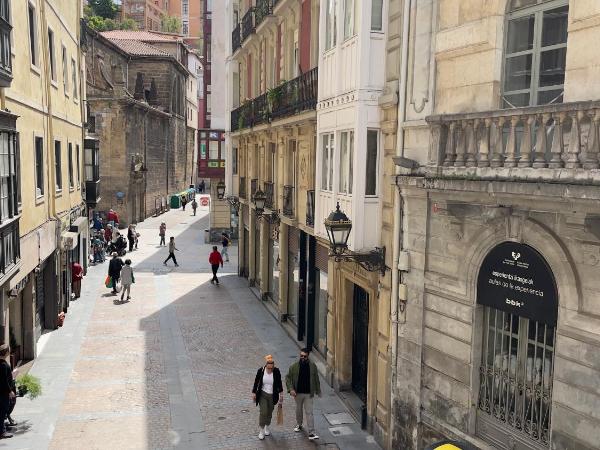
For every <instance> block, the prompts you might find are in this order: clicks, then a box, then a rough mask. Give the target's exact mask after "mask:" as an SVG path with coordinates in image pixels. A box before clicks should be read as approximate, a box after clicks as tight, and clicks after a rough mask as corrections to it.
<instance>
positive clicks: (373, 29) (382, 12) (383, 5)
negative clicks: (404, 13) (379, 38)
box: [369, 0, 385, 33]
mask: <svg viewBox="0 0 600 450" xmlns="http://www.w3.org/2000/svg"><path fill="white" fill-rule="evenodd" d="M375 1H378V2H379V5H380V6H381V25H380V27H379V28H373V10H374V6H375ZM384 8H385V2H384V0H373V1H372V2H371V19H370V24H369V29H370V30H371V31H372V32H374V33H383V32H384V27H385V20H384V19H385V11H384Z"/></svg>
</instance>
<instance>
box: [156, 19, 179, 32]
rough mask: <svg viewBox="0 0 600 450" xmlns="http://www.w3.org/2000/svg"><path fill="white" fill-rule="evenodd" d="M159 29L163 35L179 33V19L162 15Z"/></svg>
mask: <svg viewBox="0 0 600 450" xmlns="http://www.w3.org/2000/svg"><path fill="white" fill-rule="evenodd" d="M160 28H161V31H164V32H165V33H181V19H179V17H175V16H168V15H164V16H163V17H162V19H161V23H160Z"/></svg>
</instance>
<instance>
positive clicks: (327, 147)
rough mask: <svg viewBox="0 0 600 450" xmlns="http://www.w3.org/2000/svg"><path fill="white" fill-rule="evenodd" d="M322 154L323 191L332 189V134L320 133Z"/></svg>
mask: <svg viewBox="0 0 600 450" xmlns="http://www.w3.org/2000/svg"><path fill="white" fill-rule="evenodd" d="M321 139H322V140H323V141H322V145H323V147H322V150H323V152H322V154H321V189H322V190H324V191H329V192H331V191H333V153H334V141H333V139H334V134H333V133H327V134H324V135H322V137H321Z"/></svg>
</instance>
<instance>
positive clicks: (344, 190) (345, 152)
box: [339, 131, 354, 194]
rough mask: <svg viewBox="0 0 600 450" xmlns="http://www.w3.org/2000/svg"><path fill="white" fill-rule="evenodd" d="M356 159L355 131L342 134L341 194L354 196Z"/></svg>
mask: <svg viewBox="0 0 600 450" xmlns="http://www.w3.org/2000/svg"><path fill="white" fill-rule="evenodd" d="M353 158H354V131H342V132H341V133H340V166H339V167H340V183H339V192H340V193H341V194H352V172H353Z"/></svg>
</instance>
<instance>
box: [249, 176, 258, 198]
mask: <svg viewBox="0 0 600 450" xmlns="http://www.w3.org/2000/svg"><path fill="white" fill-rule="evenodd" d="M257 190H258V179H257V178H252V179H251V180H250V199H253V198H254V194H256V191H257Z"/></svg>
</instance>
